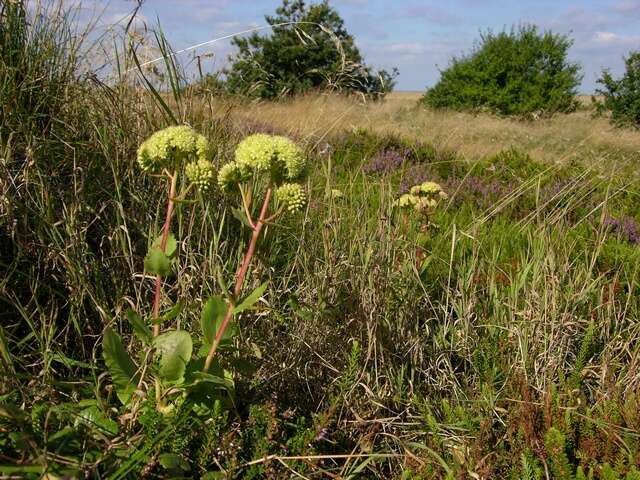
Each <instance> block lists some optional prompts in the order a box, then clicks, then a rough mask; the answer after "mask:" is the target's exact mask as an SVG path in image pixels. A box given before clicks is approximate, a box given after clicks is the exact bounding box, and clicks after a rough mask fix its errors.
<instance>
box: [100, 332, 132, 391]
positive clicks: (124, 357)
mask: <svg viewBox="0 0 640 480" xmlns="http://www.w3.org/2000/svg"><path fill="white" fill-rule="evenodd" d="M102 355H103V357H104V362H105V364H106V365H107V368H108V370H109V374H110V375H111V379H112V380H113V384H114V385H115V387H116V391H117V393H118V398H119V399H120V401H121V402H122V403H124V404H126V403H128V402H129V398H130V397H131V394H132V393H133V391H134V390H135V389H136V385H137V383H138V381H139V376H138V373H137V368H136V365H135V364H134V363H133V360H131V357H130V356H129V354H128V353H127V351H126V350H125V348H124V345H123V344H122V339H121V338H120V335H118V334H117V333H116V332H114V331H113V330H112V329H111V328H110V327H107V328H105V330H104V333H103V336H102Z"/></svg>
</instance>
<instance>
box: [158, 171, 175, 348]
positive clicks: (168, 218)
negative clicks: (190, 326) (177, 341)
mask: <svg viewBox="0 0 640 480" xmlns="http://www.w3.org/2000/svg"><path fill="white" fill-rule="evenodd" d="M177 178H178V177H177V175H176V174H175V173H174V174H173V175H171V176H170V177H169V181H170V186H169V198H168V200H167V214H166V216H165V219H164V225H163V227H162V239H161V240H160V250H162V252H165V251H166V249H167V240H168V239H169V229H170V227H171V217H172V216H173V204H174V202H173V198H174V197H175V196H176V183H177ZM161 295H162V278H161V277H160V275H156V288H155V293H154V296H153V319H154V320H157V318H158V317H159V316H160V297H161ZM158 335H160V324H158V323H156V324H154V325H153V336H154V337H157V336H158Z"/></svg>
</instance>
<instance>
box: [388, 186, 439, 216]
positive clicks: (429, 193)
mask: <svg viewBox="0 0 640 480" xmlns="http://www.w3.org/2000/svg"><path fill="white" fill-rule="evenodd" d="M446 198H447V194H446V192H444V191H443V190H442V187H441V186H440V185H438V184H437V183H435V182H423V183H421V184H419V185H415V186H413V187H411V190H409V193H405V194H404V195H401V196H400V198H399V199H398V200H397V201H396V203H395V205H396V206H398V207H400V208H402V209H414V210H416V211H417V212H423V213H424V212H426V211H428V210H430V209H433V208H435V207H436V206H437V205H438V202H439V201H440V200H442V199H446Z"/></svg>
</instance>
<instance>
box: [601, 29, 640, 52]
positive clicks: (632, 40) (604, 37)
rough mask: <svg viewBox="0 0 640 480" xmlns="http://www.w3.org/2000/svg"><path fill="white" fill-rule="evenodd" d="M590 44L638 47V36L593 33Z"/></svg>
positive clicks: (639, 37)
mask: <svg viewBox="0 0 640 480" xmlns="http://www.w3.org/2000/svg"><path fill="white" fill-rule="evenodd" d="M591 42H592V43H593V44H594V45H596V46H611V47H627V48H634V47H640V35H619V34H617V33H613V32H595V33H594V34H593V37H592V39H591Z"/></svg>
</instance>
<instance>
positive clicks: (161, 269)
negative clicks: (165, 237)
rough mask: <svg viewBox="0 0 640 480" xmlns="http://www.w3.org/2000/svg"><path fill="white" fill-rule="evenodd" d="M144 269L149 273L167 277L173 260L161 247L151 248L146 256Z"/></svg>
mask: <svg viewBox="0 0 640 480" xmlns="http://www.w3.org/2000/svg"><path fill="white" fill-rule="evenodd" d="M144 269H145V271H147V272H149V273H154V274H156V275H160V276H161V277H166V276H167V275H169V274H170V273H171V260H170V259H169V257H167V255H166V254H165V253H164V252H163V251H162V250H160V249H159V248H151V249H150V250H149V251H148V252H147V256H146V257H144Z"/></svg>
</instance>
